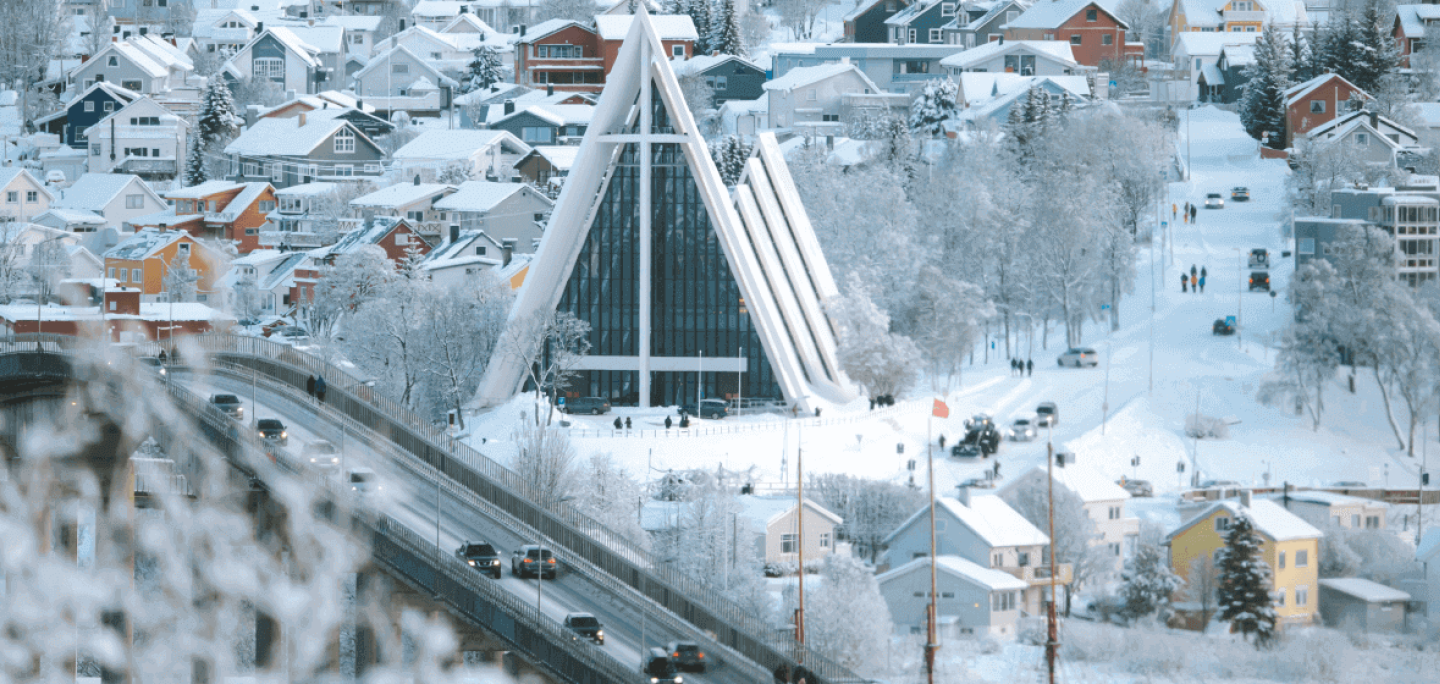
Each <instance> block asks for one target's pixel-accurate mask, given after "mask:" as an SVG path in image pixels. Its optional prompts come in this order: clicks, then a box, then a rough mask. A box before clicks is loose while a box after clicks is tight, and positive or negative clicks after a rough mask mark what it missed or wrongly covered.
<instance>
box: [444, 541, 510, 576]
mask: <svg viewBox="0 0 1440 684" xmlns="http://www.w3.org/2000/svg"><path fill="white" fill-rule="evenodd" d="M455 557H456V558H459V559H460V560H463V561H465V562H466V564H468V565H469V566H470V567H472V568H475V570H476V571H477V572H483V573H485V574H487V575H489V576H491V577H493V578H495V579H500V552H499V551H496V550H495V547H494V546H491V545H490V544H488V543H486V542H483V541H482V542H469V541H467V542H465V543H464V544H461V545H460V548H458V549H455Z"/></svg>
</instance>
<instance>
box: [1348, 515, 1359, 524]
mask: <svg viewBox="0 0 1440 684" xmlns="http://www.w3.org/2000/svg"><path fill="white" fill-rule="evenodd" d="M1350 526H1351V527H1359V526H1360V516H1359V515H1351V516H1350Z"/></svg>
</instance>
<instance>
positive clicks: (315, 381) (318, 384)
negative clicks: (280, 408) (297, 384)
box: [305, 375, 325, 404]
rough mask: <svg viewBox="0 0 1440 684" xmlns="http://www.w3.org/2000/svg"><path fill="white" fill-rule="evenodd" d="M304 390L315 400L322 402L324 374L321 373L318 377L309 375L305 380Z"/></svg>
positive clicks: (323, 396)
mask: <svg viewBox="0 0 1440 684" xmlns="http://www.w3.org/2000/svg"><path fill="white" fill-rule="evenodd" d="M305 391H306V392H307V393H309V394H310V396H311V397H313V398H314V399H315V400H316V401H319V402H320V403H322V404H323V403H325V376H323V375H322V376H320V377H318V378H317V377H315V376H313V375H312V376H310V378H309V379H308V380H306V381H305Z"/></svg>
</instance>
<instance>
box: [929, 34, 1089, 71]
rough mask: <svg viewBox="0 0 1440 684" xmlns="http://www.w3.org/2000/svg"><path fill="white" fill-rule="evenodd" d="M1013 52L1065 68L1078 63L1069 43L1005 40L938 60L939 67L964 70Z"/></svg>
mask: <svg viewBox="0 0 1440 684" xmlns="http://www.w3.org/2000/svg"><path fill="white" fill-rule="evenodd" d="M1015 52H1032V53H1034V54H1037V55H1041V56H1044V57H1048V58H1050V59H1051V60H1054V61H1057V62H1060V63H1062V64H1065V65H1067V66H1079V62H1076V61H1075V53H1074V51H1072V50H1071V49H1070V43H1067V42H1065V41H1060V40H1007V41H1005V42H1003V43H1001V42H1000V41H998V40H997V41H994V42H990V43H986V44H984V45H977V46H975V47H973V48H970V49H969V50H966V51H964V52H960V53H956V54H953V55H950V56H949V57H946V58H944V59H942V60H940V66H943V67H948V68H951V69H965V68H968V67H972V66H975V65H977V64H980V63H981V62H984V61H987V60H990V59H994V58H995V57H999V56H1000V55H1008V54H1012V53H1015Z"/></svg>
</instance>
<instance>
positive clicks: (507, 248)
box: [500, 238, 515, 268]
mask: <svg viewBox="0 0 1440 684" xmlns="http://www.w3.org/2000/svg"><path fill="white" fill-rule="evenodd" d="M500 254H501V255H502V256H501V257H500V267H501V268H504V267H506V266H509V265H510V257H512V256H514V255H515V239H514V238H507V239H505V240H501V245H500Z"/></svg>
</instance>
